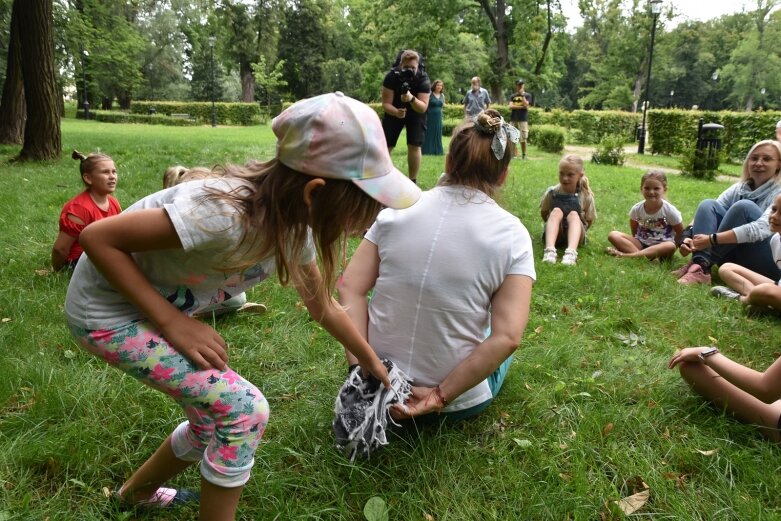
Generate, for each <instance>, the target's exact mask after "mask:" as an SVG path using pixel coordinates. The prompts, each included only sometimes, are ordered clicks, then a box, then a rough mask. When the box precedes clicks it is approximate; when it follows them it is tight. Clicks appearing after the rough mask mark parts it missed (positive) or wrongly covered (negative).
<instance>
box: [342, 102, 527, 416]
mask: <svg viewBox="0 0 781 521" xmlns="http://www.w3.org/2000/svg"><path fill="white" fill-rule="evenodd" d="M517 141H518V131H517V130H516V129H515V128H512V127H510V126H509V125H508V124H507V123H505V122H504V120H503V119H502V117H501V116H500V115H499V113H498V112H497V111H495V110H491V109H489V110H486V111H484V112H481V113H480V114H479V115H478V116H477V117H476V118H475V120H474V121H470V122H468V123H465V124H463V125H462V126H461V127H459V128H457V129H456V131H455V132H454V133H453V138H452V140H451V141H450V147H449V151H448V154H447V157H446V159H445V174H444V175H443V177H442V178H441V180H440V182H439V184H438V185H437V186H436V187H435V188H433V189H432V190H429V191H427V192H424V193H423V196H422V197H421V200H420V201H419V202H418V203H417V204H416V205H415V206H413V207H412V208H409V209H407V210H402V211H397V210H391V209H388V210H383V211H382V212H381V213H380V215H379V216H378V217H377V221H376V222H375V223H374V225H373V226H372V227H371V229H370V230H369V231H368V232H367V233H366V236H365V238H364V240H363V241H362V242H361V244H360V245H359V247H358V249H357V250H356V252H355V254H354V255H353V257H352V259H351V261H350V264H349V266H348V267H347V270H346V271H345V273H344V276H343V278H342V279H341V281H340V282H339V283H338V284H337V289H338V290H339V299H340V302H341V303H342V305H343V306H344V307H345V309H346V310H347V313H348V314H349V315H350V318H351V319H352V320H353V322H354V323H355V324H356V326H357V327H358V329H359V331H361V333H362V334H363V335H364V337H365V338H366V339H367V340H368V341H369V343H370V344H371V346H372V348H373V349H374V350H375V352H376V353H377V355H378V356H380V357H381V358H387V359H389V360H390V361H391V362H393V363H394V364H395V365H396V366H397V367H398V368H399V369H401V371H403V372H404V373H406V375H408V376H409V378H410V379H411V380H412V384H413V388H412V395H411V396H410V397H409V398H408V399H407V401H406V403H405V404H404V405H400V404H397V405H394V406H393V407H392V409H391V413H392V416H393V417H394V418H397V419H408V418H416V417H421V416H424V415H427V414H430V413H439V412H442V413H443V417H445V418H447V419H463V418H468V417H470V416H474V415H476V414H477V413H479V412H480V411H482V410H483V409H485V408H486V407H487V406H488V405H489V404H490V403H491V401H492V400H493V399H494V397H495V396H496V394H497V392H498V391H499V388H500V387H501V385H502V383H503V381H504V378H505V375H506V374H507V370H508V367H509V365H510V362H511V360H512V354H513V352H514V351H515V349H516V348H517V347H518V345H519V343H520V342H521V338H522V336H523V331H524V329H525V327H526V323H527V320H528V316H529V303H530V300H531V291H532V284H533V282H534V279H535V276H536V275H535V271H534V260H533V253H532V244H531V238H530V237H529V233H528V232H527V230H526V228H525V227H524V226H523V224H521V222H520V221H519V220H518V218H517V217H515V216H513V215H512V214H510V213H509V212H507V211H505V210H503V209H502V208H501V207H500V206H499V205H498V204H497V203H496V202H495V201H494V200H493V199H492V196H493V195H494V194H495V193H496V192H497V191H498V190H499V188H500V187H501V186H502V185H503V184H504V182H505V180H506V179H507V174H508V166H509V164H510V160H511V159H512V157H513V152H514V148H515V143H517ZM372 289H373V290H374V292H373V295H372V297H371V299H370V300H368V301H367V297H366V295H367V293H368V292H369V291H370V290H372ZM489 326H490V330H489ZM487 331H488V333H486V332H487ZM347 358H348V363H349V364H355V363H356V362H357V360H356V359H355V357H354V356H353V355H352V354H350V353H347Z"/></svg>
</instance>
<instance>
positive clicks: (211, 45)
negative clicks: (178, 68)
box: [208, 36, 217, 128]
mask: <svg viewBox="0 0 781 521" xmlns="http://www.w3.org/2000/svg"><path fill="white" fill-rule="evenodd" d="M208 40H209V69H210V70H209V73H210V74H209V76H210V79H209V97H211V99H212V128H214V127H216V126H217V110H216V109H215V106H214V42H216V41H217V38H216V37H215V36H209V38H208Z"/></svg>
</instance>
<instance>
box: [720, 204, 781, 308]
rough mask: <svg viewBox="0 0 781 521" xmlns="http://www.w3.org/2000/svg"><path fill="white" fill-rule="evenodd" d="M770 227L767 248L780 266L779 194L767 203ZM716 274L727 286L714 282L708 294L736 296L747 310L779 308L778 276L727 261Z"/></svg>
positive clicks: (780, 287)
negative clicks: (770, 233) (761, 272)
mask: <svg viewBox="0 0 781 521" xmlns="http://www.w3.org/2000/svg"><path fill="white" fill-rule="evenodd" d="M768 223H769V225H770V231H771V232H774V233H773V236H772V237H771V238H770V251H771V253H772V255H773V262H775V264H776V266H778V267H779V268H781V235H779V232H781V194H779V195H777V196H776V199H775V201H774V202H773V204H772V206H771V207H770V215H769V216H768ZM719 277H721V280H723V281H724V282H725V283H726V284H727V286H729V287H724V286H714V288H713V289H712V290H711V294H712V295H714V296H717V297H724V298H731V299H738V300H740V302H741V303H743V304H745V305H746V306H748V308H747V310H748V311H754V310H756V311H765V310H773V311H775V312H781V286H779V284H781V280H778V279H777V280H773V279H769V278H767V277H765V276H764V275H761V274H759V273H756V272H753V271H751V270H750V269H748V268H744V267H743V266H741V265H739V264H733V263H731V262H728V263H726V264H722V265H721V267H720V268H719Z"/></svg>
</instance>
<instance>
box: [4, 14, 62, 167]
mask: <svg viewBox="0 0 781 521" xmlns="http://www.w3.org/2000/svg"><path fill="white" fill-rule="evenodd" d="M14 8H15V9H18V16H19V27H24V29H25V30H24V31H20V34H19V40H20V43H21V47H22V75H23V77H24V94H25V98H26V101H27V125H26V127H25V131H24V144H23V145H22V151H21V152H20V153H19V157H20V159H56V158H58V157H59V156H60V152H61V150H62V141H61V134H60V110H59V107H60V104H59V96H60V92H59V90H58V89H57V78H56V75H55V70H54V37H53V36H54V23H53V18H52V0H15V2H14Z"/></svg>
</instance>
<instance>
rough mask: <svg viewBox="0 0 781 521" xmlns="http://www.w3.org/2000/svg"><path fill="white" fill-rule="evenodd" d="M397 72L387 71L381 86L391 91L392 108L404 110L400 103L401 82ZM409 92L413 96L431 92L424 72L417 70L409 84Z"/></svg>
mask: <svg viewBox="0 0 781 521" xmlns="http://www.w3.org/2000/svg"><path fill="white" fill-rule="evenodd" d="M397 71H398V69H391V70H390V71H388V74H386V75H385V79H384V80H383V81H382V86H383V87H385V88H386V89H390V90H392V91H393V106H394V107H396V108H397V109H401V108H404V103H402V102H401V84H402V83H403V80H402V79H401V76H400V75H399V74H398V72H397ZM409 91H410V93H411V94H412V95H413V96H417V95H418V94H420V93H423V94H426V93H430V92H431V80H429V78H428V74H426V72H425V71H422V70H420V69H418V72H417V74H416V75H415V80H414V81H413V82H412V83H410V89H409ZM408 113H409V112H408Z"/></svg>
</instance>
